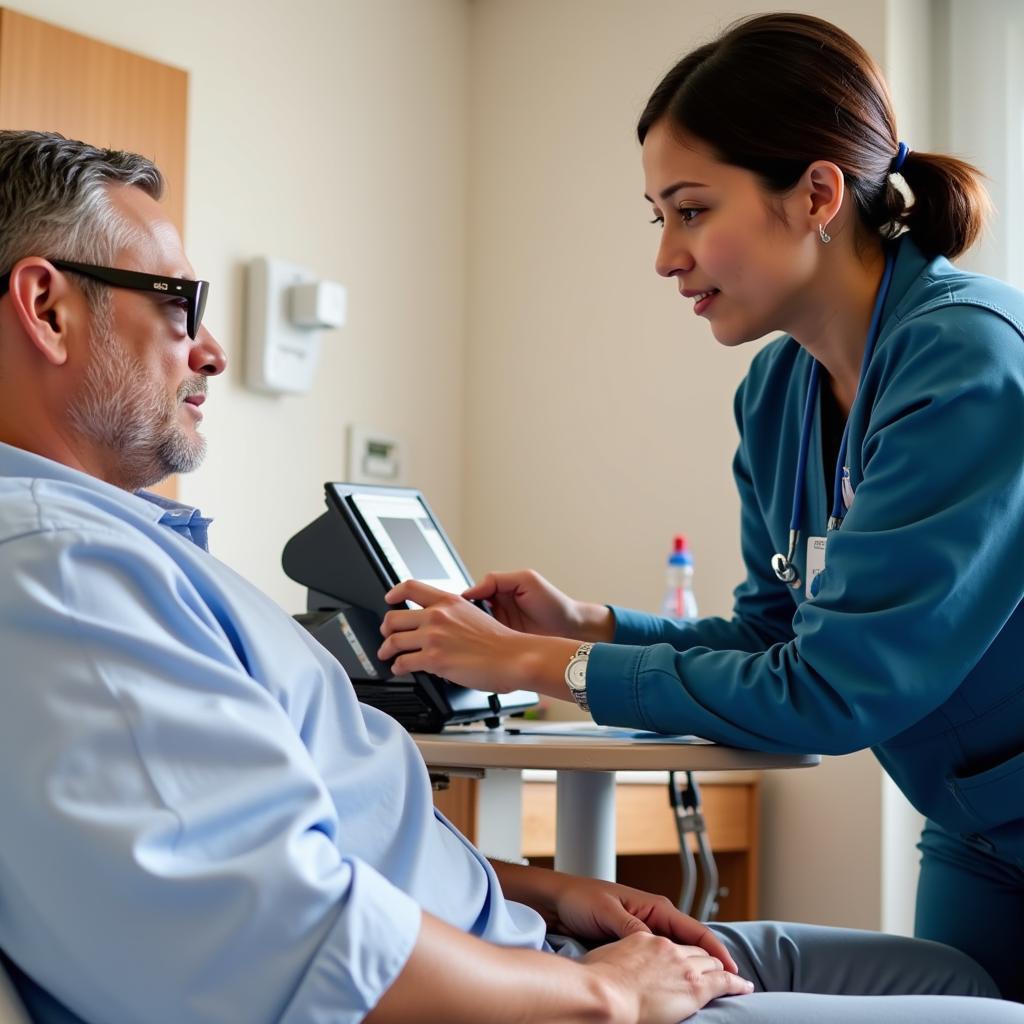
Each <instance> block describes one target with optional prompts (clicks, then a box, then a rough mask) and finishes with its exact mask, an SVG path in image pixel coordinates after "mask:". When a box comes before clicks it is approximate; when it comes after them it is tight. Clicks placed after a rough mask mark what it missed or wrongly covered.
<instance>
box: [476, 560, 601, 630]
mask: <svg viewBox="0 0 1024 1024" xmlns="http://www.w3.org/2000/svg"><path fill="white" fill-rule="evenodd" d="M462 596H463V597H465V598H467V599H468V600H470V601H488V602H489V603H490V606H491V610H492V611H493V612H494V617H495V618H496V619H497V620H498V622H500V623H501V624H502V625H504V626H508V627H509V628H510V629H514V630H516V631H517V632H519V633H532V634H534V635H535V636H564V637H572V638H573V639H575V640H590V641H594V642H600V641H605V642H610V641H611V639H612V635H613V633H614V631H615V628H614V623H613V621H612V613H611V612H610V611H609V610H608V609H607V608H606V607H605V606H604V605H599V604H589V603H587V602H584V601H576V600H574V599H573V598H571V597H569V596H568V595H567V594H563V593H562V591H560V590H559V589H558V588H557V587H555V586H552V584H550V583H549V582H548V581H547V580H546V579H544V577H543V576H541V575H540V574H539V573H536V572H534V571H533V570H532V569H522V570H519V571H518V572H489V573H488V574H487V575H486V576H485V577H484V578H483V579H482V580H481V581H480V582H479V583H477V584H476V586H473V587H470V588H469V590H467V591H466V592H465V593H464V594H463V595H462Z"/></svg>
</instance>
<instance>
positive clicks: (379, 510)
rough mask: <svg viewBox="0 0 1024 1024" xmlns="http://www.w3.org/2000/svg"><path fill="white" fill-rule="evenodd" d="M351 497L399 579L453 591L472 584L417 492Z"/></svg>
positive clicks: (455, 592) (397, 580)
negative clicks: (414, 493)
mask: <svg viewBox="0 0 1024 1024" xmlns="http://www.w3.org/2000/svg"><path fill="white" fill-rule="evenodd" d="M349 500H350V501H351V502H352V504H353V505H354V506H355V508H356V510H357V511H358V512H359V515H360V517H361V518H362V520H363V524H364V526H365V527H366V530H367V532H368V533H369V534H370V536H371V537H372V538H373V540H374V542H375V543H376V545H377V549H378V551H379V552H380V554H381V556H382V558H383V560H384V562H385V563H386V564H387V565H388V566H389V567H390V569H391V572H392V574H393V576H394V579H395V581H396V582H402V581H403V580H421V581H422V582H423V583H429V584H430V586H432V587H437V588H438V590H446V591H447V592H448V593H450V594H461V593H462V592H463V591H464V590H466V589H467V588H468V587H470V586H471V584H470V581H469V580H468V579H466V576H465V574H464V573H463V572H462V570H461V569H460V568H459V564H458V562H457V561H456V559H455V557H454V556H453V554H452V552H451V549H450V548H449V547H448V545H447V544H446V543H445V542H444V538H443V537H442V536H441V534H440V532H439V531H438V529H437V527H436V526H435V525H434V521H433V519H431V518H430V513H429V512H428V511H427V509H426V507H425V506H424V504H423V502H422V501H421V500H420V499H419V497H418V496H414V495H395V494H373V493H370V492H364V493H361V494H360V493H355V494H352V495H350V496H349Z"/></svg>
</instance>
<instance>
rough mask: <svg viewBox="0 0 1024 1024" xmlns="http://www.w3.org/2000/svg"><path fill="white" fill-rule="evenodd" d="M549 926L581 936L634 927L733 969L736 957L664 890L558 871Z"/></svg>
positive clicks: (607, 935)
mask: <svg viewBox="0 0 1024 1024" xmlns="http://www.w3.org/2000/svg"><path fill="white" fill-rule="evenodd" d="M559 878H560V879H561V880H562V884H561V886H560V887H559V889H558V892H557V895H556V896H555V900H554V908H553V909H554V914H555V919H554V921H553V922H552V923H551V929H550V930H551V931H553V932H561V933H563V934H565V935H574V936H576V938H579V939H584V940H594V939H620V938H625V937H626V936H628V935H633V934H636V933H638V932H651V933H653V934H655V935H663V936H665V938H668V939H671V940H672V941H673V942H679V943H682V944H684V945H688V946H700V947H702V948H703V949H704V951H705V952H706V953H708V954H709V955H710V956H713V957H716V958H717V959H719V960H721V961H722V963H723V964H724V965H725V969H726V970H727V971H732V972H733V973H735V972H736V970H737V967H736V963H735V961H734V960H733V959H732V957H731V956H730V955H729V951H728V950H727V949H726V948H725V946H724V945H723V944H722V942H721V940H720V939H719V938H718V937H717V936H716V935H715V933H714V932H712V931H711V930H710V929H709V928H708V927H707V926H706V925H704V924H701V922H700V921H698V920H696V919H695V918H692V917H690V916H689V915H687V914H684V913H682V912H681V911H679V910H677V909H676V907H675V906H674V905H673V903H672V901H671V900H669V899H667V898H666V897H664V896H655V895H654V894H653V893H649V892H643V891H642V890H640V889H632V888H630V887H629V886H628V885H618V884H617V883H615V882H602V881H601V880H600V879H596V878H577V877H575V876H573V875H560V876H559Z"/></svg>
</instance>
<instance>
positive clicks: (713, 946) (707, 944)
mask: <svg viewBox="0 0 1024 1024" xmlns="http://www.w3.org/2000/svg"><path fill="white" fill-rule="evenodd" d="M698 944H699V945H700V946H701V948H703V949H706V950H707V951H708V952H709V953H710V954H711V955H712V956H715V957H718V959H719V960H721V961H722V964H723V965H724V966H725V969H726V970H727V971H732V972H733V974H735V973H736V972H737V971H738V970H739V968H738V967H737V966H736V961H735V960H733V958H732V957H731V956H730V955H729V950H728V949H727V948H726V946H725V943H724V942H722V940H721V939H720V938H719V937H718V936H717V935H716V934H715V933H714V932H713V931H712V930H711V929H710V928H705V929H704V934H703V935H702V936H701V937H700V939H698Z"/></svg>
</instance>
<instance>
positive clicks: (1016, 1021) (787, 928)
mask: <svg viewBox="0 0 1024 1024" xmlns="http://www.w3.org/2000/svg"><path fill="white" fill-rule="evenodd" d="M710 927H711V928H712V929H713V930H714V932H715V934H716V935H718V937H719V938H720V939H721V940H722V941H723V942H724V943H725V945H726V946H727V947H728V949H729V952H730V953H731V954H732V956H733V959H734V960H735V961H736V965H737V966H738V967H739V970H740V975H741V977H744V978H746V979H748V980H749V981H752V982H753V983H754V991H753V992H752V993H750V995H745V996H730V997H726V998H723V999H716V1000H715V1001H714V1002H712V1003H709V1004H708V1005H707V1006H705V1007H704V1009H703V1010H700V1011H699V1012H698V1013H697V1014H696V1016H694V1017H690V1018H689V1020H690V1021H693V1022H694V1024H1024V1005H1021V1004H1020V1003H1006V1002H1003V1001H1002V1000H1001V999H999V991H998V989H997V988H996V987H995V985H994V984H993V982H992V979H991V978H990V977H989V976H988V975H987V974H986V973H985V972H984V971H983V970H982V969H981V968H980V967H979V966H978V965H977V964H976V963H975V962H974V961H973V960H972V959H971V958H970V957H968V956H966V955H965V954H964V953H961V952H959V951H958V950H955V949H952V948H951V947H950V946H943V945H941V944H939V943H937V942H926V941H925V940H923V939H906V938H903V937H901V936H898V935H882V934H881V933H879V932H866V931H857V930H854V929H852V928H823V927H821V926H819V925H813V924H784V923H780V922H777V921H743V922H739V923H737V924H712V925H711V926H710ZM548 940H549V941H550V942H551V943H552V945H553V946H554V948H555V949H556V950H557V951H558V952H559V954H560V955H562V956H572V957H578V956H582V955H583V954H584V953H585V952H586V950H585V949H584V948H583V947H582V946H581V945H580V944H579V943H578V942H577V941H576V940H575V939H566V938H565V937H564V936H552V935H549V936H548Z"/></svg>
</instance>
